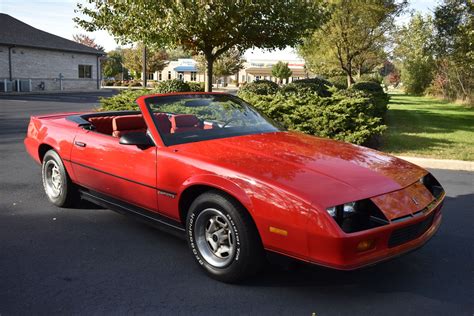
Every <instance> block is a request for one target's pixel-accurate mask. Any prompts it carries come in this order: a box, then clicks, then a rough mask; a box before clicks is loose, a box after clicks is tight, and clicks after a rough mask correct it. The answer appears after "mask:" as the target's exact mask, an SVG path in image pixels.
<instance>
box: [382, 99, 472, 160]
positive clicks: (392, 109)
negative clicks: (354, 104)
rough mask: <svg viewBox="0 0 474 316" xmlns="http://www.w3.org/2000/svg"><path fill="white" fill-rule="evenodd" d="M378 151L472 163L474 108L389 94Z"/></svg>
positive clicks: (436, 100)
mask: <svg viewBox="0 0 474 316" xmlns="http://www.w3.org/2000/svg"><path fill="white" fill-rule="evenodd" d="M387 125H388V130H387V131H386V133H385V137H384V143H383V146H382V150H383V151H386V152H389V153H392V154H395V155H405V156H416V157H431V158H439V159H458V160H471V161H474V108H468V107H466V106H463V105H459V104H455V103H449V102H445V101H441V100H438V99H434V98H428V97H416V96H409V95H404V94H392V95H391V99H390V104H389V111H388V117H387Z"/></svg>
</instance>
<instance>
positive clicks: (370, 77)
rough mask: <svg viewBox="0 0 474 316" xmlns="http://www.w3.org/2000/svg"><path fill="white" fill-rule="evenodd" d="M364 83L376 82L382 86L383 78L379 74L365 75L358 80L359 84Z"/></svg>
mask: <svg viewBox="0 0 474 316" xmlns="http://www.w3.org/2000/svg"><path fill="white" fill-rule="evenodd" d="M364 81H369V82H375V83H378V84H379V85H381V84H382V83H383V77H382V76H381V75H380V74H379V73H372V74H363V75H362V76H360V78H359V79H358V80H357V82H364Z"/></svg>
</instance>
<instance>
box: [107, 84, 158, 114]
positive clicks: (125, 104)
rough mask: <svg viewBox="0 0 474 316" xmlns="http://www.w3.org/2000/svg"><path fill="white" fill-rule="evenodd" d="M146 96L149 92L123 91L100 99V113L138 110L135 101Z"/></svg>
mask: <svg viewBox="0 0 474 316" xmlns="http://www.w3.org/2000/svg"><path fill="white" fill-rule="evenodd" d="M147 94H150V91H149V90H144V89H143V90H123V91H121V92H120V93H119V94H117V95H114V96H113V97H110V98H100V99H99V102H100V111H126V110H138V104H137V103H136V102H135V100H136V99H137V98H138V97H140V96H142V95H147Z"/></svg>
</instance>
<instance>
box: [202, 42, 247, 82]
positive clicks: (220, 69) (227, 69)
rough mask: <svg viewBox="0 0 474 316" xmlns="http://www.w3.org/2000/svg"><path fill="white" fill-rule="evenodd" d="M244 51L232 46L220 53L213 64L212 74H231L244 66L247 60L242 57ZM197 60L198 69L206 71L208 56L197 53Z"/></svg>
mask: <svg viewBox="0 0 474 316" xmlns="http://www.w3.org/2000/svg"><path fill="white" fill-rule="evenodd" d="M242 55H243V52H242V51H239V50H238V49H236V48H231V49H230V50H228V51H227V52H225V53H223V54H222V55H220V56H219V57H218V58H217V59H216V60H215V61H214V64H213V68H212V74H213V76H214V77H224V76H231V75H234V74H236V73H237V72H239V70H240V69H243V68H244V62H245V60H244V59H243V58H242ZM194 59H195V60H196V61H197V69H198V72H199V73H205V72H206V65H207V63H206V57H205V56H204V55H202V54H201V55H197V56H195V57H194Z"/></svg>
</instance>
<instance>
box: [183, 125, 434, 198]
mask: <svg viewBox="0 0 474 316" xmlns="http://www.w3.org/2000/svg"><path fill="white" fill-rule="evenodd" d="M179 147H180V148H179V151H180V152H181V153H182V154H184V155H187V156H192V157H193V158H197V159H200V160H204V161H207V162H210V163H212V164H213V165H218V166H221V167H223V168H225V169H227V170H232V171H234V172H238V173H239V174H244V175H246V176H248V177H251V178H253V179H255V180H260V181H264V182H266V183H269V184H270V185H272V186H276V187H279V188H282V189H284V190H286V191H288V192H290V193H293V194H296V195H298V196H300V197H302V198H304V199H305V200H307V201H309V202H311V203H313V204H315V205H318V206H320V207H328V206H333V205H337V204H342V203H346V202H350V201H355V200H360V199H364V198H369V197H375V196H379V195H381V194H384V193H388V192H393V191H397V190H400V189H402V188H405V187H407V186H409V185H410V184H413V183H415V182H416V181H417V180H418V179H419V178H420V177H422V176H423V175H424V174H426V171H425V170H424V169H422V168H420V167H418V166H416V165H414V164H411V163H409V162H407V161H404V160H401V159H399V158H396V157H393V156H390V155H387V154H384V153H381V152H378V151H375V150H372V149H369V148H365V147H361V146H356V145H352V144H349V143H344V142H339V141H334V140H330V139H324V138H318V137H314V136H309V135H305V134H302V133H296V132H275V133H265V134H256V135H246V136H238V137H230V138H223V139H215V140H210V141H202V142H196V143H188V144H183V145H179Z"/></svg>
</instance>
